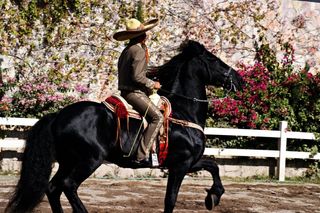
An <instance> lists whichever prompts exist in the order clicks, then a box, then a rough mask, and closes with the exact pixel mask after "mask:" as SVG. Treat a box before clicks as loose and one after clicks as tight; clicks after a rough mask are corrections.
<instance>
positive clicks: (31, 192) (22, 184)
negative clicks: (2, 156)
mask: <svg viewBox="0 0 320 213" xmlns="http://www.w3.org/2000/svg"><path fill="white" fill-rule="evenodd" d="M55 116H56V115H55V114H49V115H47V116H45V117H43V118H42V119H40V120H39V121H38V122H37V123H36V124H35V125H34V126H33V127H32V128H31V130H30V132H29V134H28V137H27V140H26V146H25V151H24V154H23V157H22V167H21V173H20V179H19V181H18V184H17V186H16V189H15V191H14V193H13V195H12V197H11V199H10V201H9V203H8V206H7V207H6V210H5V212H12V213H22V212H30V211H32V209H34V208H35V207H36V206H37V204H39V203H40V201H41V200H42V198H43V197H44V195H45V192H46V190H47V187H48V183H49V178H50V174H51V171H52V163H53V160H54V144H53V135H52V132H51V125H52V122H53V120H54V118H55Z"/></svg>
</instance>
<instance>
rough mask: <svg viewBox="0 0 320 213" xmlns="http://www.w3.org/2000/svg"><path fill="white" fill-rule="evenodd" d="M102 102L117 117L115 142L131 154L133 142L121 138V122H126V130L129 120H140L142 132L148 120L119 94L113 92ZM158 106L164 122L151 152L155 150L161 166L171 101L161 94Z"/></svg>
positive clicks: (166, 139) (165, 150)
mask: <svg viewBox="0 0 320 213" xmlns="http://www.w3.org/2000/svg"><path fill="white" fill-rule="evenodd" d="M102 103H103V104H104V105H105V106H106V107H107V108H108V109H109V110H111V111H112V112H113V113H114V114H115V115H116V117H117V142H118V143H119V144H120V148H121V150H122V151H123V152H124V153H125V154H126V155H127V156H131V154H132V153H131V151H132V150H133V147H134V146H135V144H129V145H128V144H127V143H132V141H128V140H121V138H122V134H124V133H123V132H122V130H123V128H122V126H121V124H123V123H126V126H127V127H126V129H127V131H128V130H129V129H130V125H129V124H130V122H134V121H140V122H143V127H142V128H143V129H142V131H138V132H143V131H144V130H145V129H146V128H147V126H148V122H147V121H146V119H145V118H144V117H143V116H142V115H140V114H139V112H137V111H136V110H135V109H133V107H132V106H131V105H130V104H129V103H128V102H127V101H126V100H125V99H124V98H123V97H122V96H120V95H117V94H113V95H111V96H110V97H108V98H107V99H106V100H105V101H102ZM158 107H159V109H160V111H161V112H162V114H163V117H164V122H163V126H162V128H161V129H160V133H159V136H158V140H157V142H156V143H154V144H153V147H152V150H151V152H153V153H156V152H157V151H158V152H157V157H158V161H159V166H162V165H163V164H164V161H165V159H166V157H167V153H168V142H169V141H168V133H169V118H170V115H171V112H172V109H171V103H170V101H169V100H168V99H167V98H166V97H163V96H161V97H160V101H159V103H158Z"/></svg>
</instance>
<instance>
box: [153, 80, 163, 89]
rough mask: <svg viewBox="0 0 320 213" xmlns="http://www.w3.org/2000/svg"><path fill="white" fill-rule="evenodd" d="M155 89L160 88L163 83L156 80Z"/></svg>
mask: <svg viewBox="0 0 320 213" xmlns="http://www.w3.org/2000/svg"><path fill="white" fill-rule="evenodd" d="M153 87H154V89H160V88H161V84H160V83H159V82H158V81H155V82H154V86H153Z"/></svg>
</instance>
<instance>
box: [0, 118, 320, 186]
mask: <svg viewBox="0 0 320 213" xmlns="http://www.w3.org/2000/svg"><path fill="white" fill-rule="evenodd" d="M36 122H37V119H31V118H0V125H10V126H33V125H34V124H35V123H36ZM205 134H206V135H208V136H209V135H210V136H213V135H217V136H218V135H220V136H245V137H267V138H277V139H278V144H279V150H257V149H224V148H206V149H205V152H204V154H205V155H215V156H245V157H273V158H277V159H278V177H279V181H284V180H285V168H286V159H287V158H292V159H314V160H320V153H317V154H315V155H311V153H309V152H296V151H287V139H305V140H315V139H316V138H315V136H314V134H313V133H306V132H290V131H287V122H286V121H281V122H280V129H279V130H254V129H232V128H205ZM24 143H25V141H24V140H21V139H14V138H5V139H1V140H0V151H1V150H2V149H8V148H9V149H10V148H11V149H12V148H17V149H21V148H23V147H24Z"/></svg>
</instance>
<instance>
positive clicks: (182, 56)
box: [157, 40, 206, 83]
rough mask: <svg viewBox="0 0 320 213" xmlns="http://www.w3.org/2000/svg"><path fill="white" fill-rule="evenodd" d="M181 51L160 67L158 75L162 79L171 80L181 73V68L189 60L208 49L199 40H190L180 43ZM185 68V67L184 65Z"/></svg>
mask: <svg viewBox="0 0 320 213" xmlns="http://www.w3.org/2000/svg"><path fill="white" fill-rule="evenodd" d="M179 50H180V53H179V54H178V55H176V56H174V57H173V58H172V59H171V60H169V61H168V62H167V63H165V64H164V65H162V66H160V67H158V72H157V76H159V78H160V79H162V81H166V82H167V83H168V82H171V81H173V80H174V79H175V78H176V76H177V75H178V74H179V73H180V71H181V68H183V67H184V66H186V64H187V63H186V62H189V61H190V60H192V59H193V58H194V57H197V56H199V55H202V54H203V53H204V52H205V51H206V49H205V47H204V46H203V45H202V44H200V43H199V42H197V41H193V40H188V41H185V42H183V43H182V44H181V45H180V48H179ZM184 68H185V67H184Z"/></svg>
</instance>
